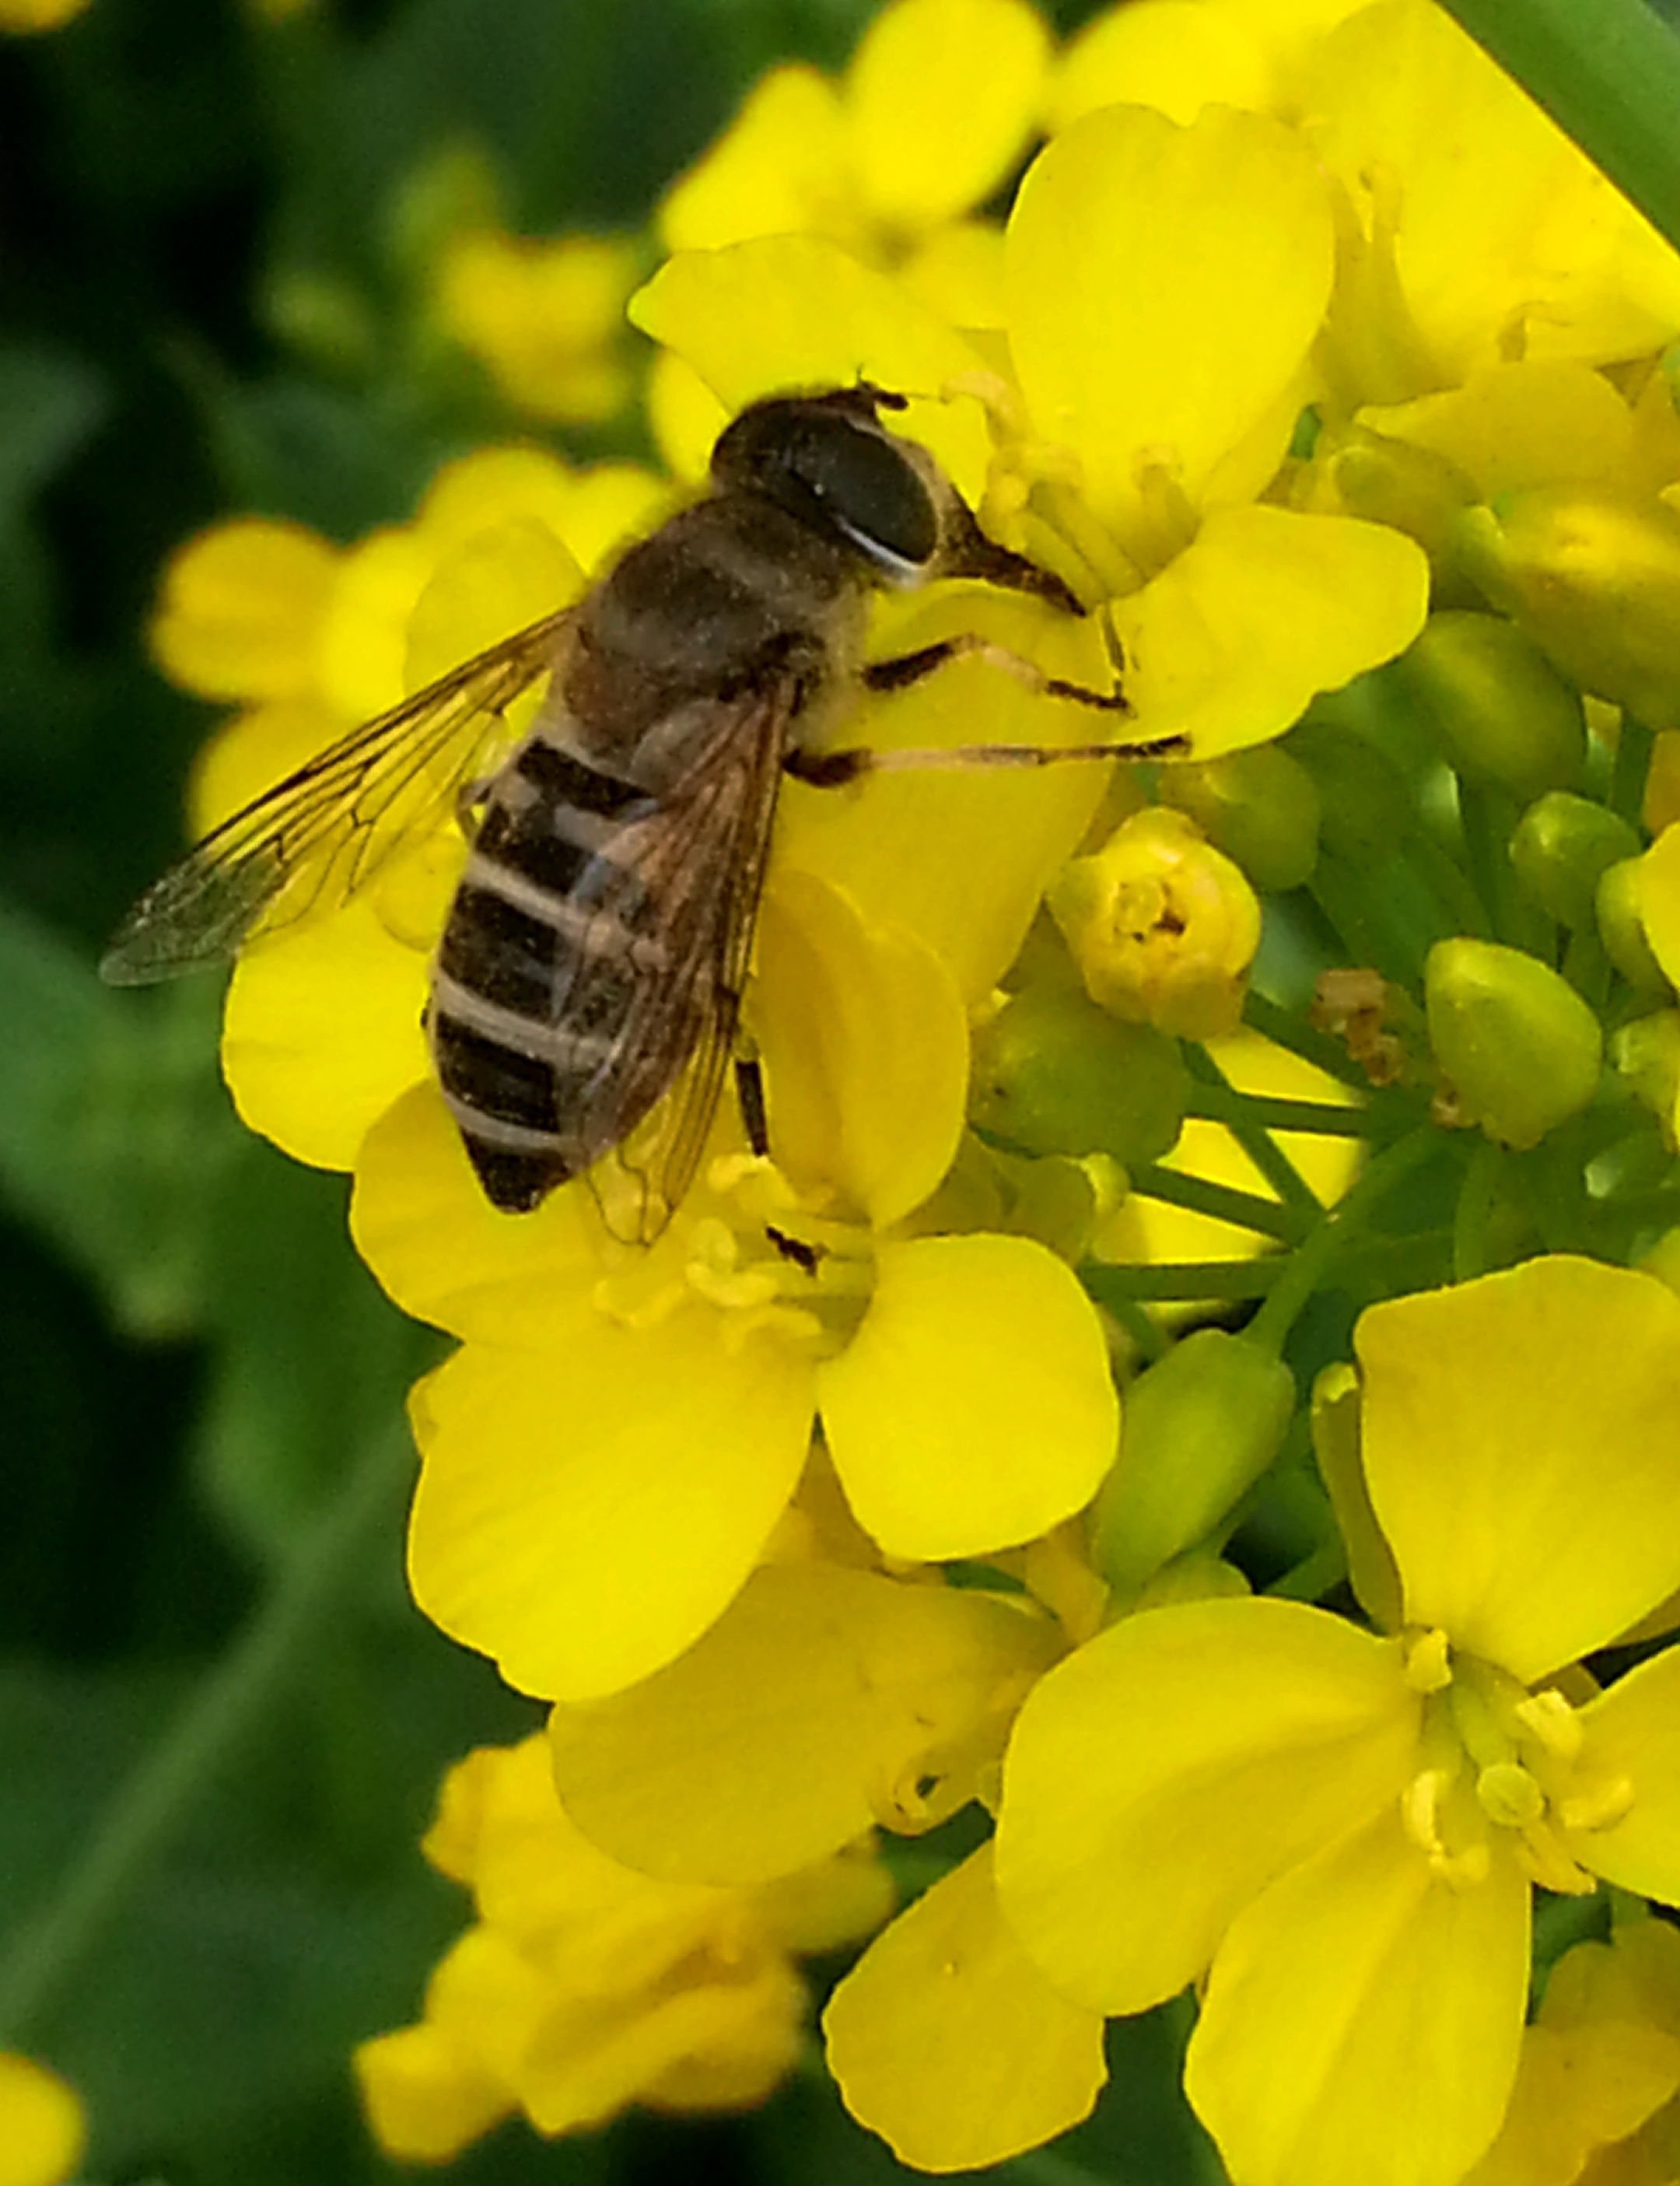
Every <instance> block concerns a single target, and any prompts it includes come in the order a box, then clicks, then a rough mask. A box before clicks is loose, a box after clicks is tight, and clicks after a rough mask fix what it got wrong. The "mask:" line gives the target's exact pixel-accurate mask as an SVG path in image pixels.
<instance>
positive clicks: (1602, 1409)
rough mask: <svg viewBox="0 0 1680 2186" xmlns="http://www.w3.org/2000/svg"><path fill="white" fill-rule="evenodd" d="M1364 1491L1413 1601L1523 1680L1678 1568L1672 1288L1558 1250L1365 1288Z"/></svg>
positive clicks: (1413, 1611)
mask: <svg viewBox="0 0 1680 2186" xmlns="http://www.w3.org/2000/svg"><path fill="white" fill-rule="evenodd" d="M1355 1346H1356V1348H1357V1350H1358V1354H1359V1361H1360V1365H1361V1368H1362V1370H1363V1371H1364V1380H1365V1396H1364V1411H1363V1432H1364V1460H1365V1473H1366V1477H1367V1479H1368V1480H1369V1483H1370V1491H1371V1503H1372V1506H1373V1508H1374V1509H1375V1512H1376V1516H1377V1519H1378V1522H1379V1523H1380V1525H1381V1527H1382V1530H1383V1533H1385V1535H1386V1538H1387V1539H1388V1542H1389V1544H1390V1546H1391V1547H1392V1550H1393V1551H1394V1558H1395V1561H1396V1563H1397V1565H1398V1566H1399V1568H1400V1575H1401V1580H1402V1583H1403V1587H1404V1589H1405V1600H1406V1615H1407V1617H1408V1619H1410V1620H1411V1621H1412V1622H1413V1623H1421V1624H1425V1625H1430V1626H1436V1627H1438V1628H1440V1629H1442V1631H1444V1632H1446V1633H1447V1634H1448V1637H1449V1638H1450V1639H1452V1641H1453V1645H1455V1646H1458V1647H1461V1648H1465V1649H1468V1650H1469V1651H1470V1652H1472V1653H1474V1654H1477V1655H1481V1656H1487V1658H1488V1659H1489V1660H1490V1661H1492V1662H1500V1663H1503V1664H1504V1667H1505V1668H1507V1669H1509V1670H1511V1671H1513V1672H1514V1673H1515V1674H1516V1676H1517V1677H1519V1678H1520V1679H1522V1681H1523V1682H1524V1684H1532V1683H1534V1681H1535V1680H1536V1679H1538V1678H1541V1677H1543V1676H1544V1675H1545V1674H1546V1673H1547V1672H1548V1671H1549V1670H1554V1669H1556V1668H1559V1667H1560V1665H1561V1664H1563V1663H1565V1662H1573V1661H1574V1660H1575V1659H1576V1657H1577V1656H1581V1655H1583V1654H1585V1653H1587V1652H1588V1651H1589V1650H1590V1649H1591V1648H1593V1647H1595V1646H1600V1645H1603V1644H1604V1642H1605V1641H1606V1640H1609V1639H1613V1638H1614V1637H1615V1636H1616V1634H1618V1633H1621V1632H1622V1631H1625V1630H1626V1629H1627V1627H1628V1626H1629V1625H1631V1624H1632V1623H1634V1621H1635V1620H1636V1619H1637V1618H1638V1617H1642V1616H1644V1613H1645V1611H1647V1610H1649V1609H1650V1608H1651V1607H1652V1606H1654V1605H1655V1603H1657V1602H1658V1601H1660V1600H1662V1599H1663V1597H1664V1596H1665V1595H1667V1594H1668V1593H1670V1592H1671V1591H1672V1589H1673V1587H1674V1585H1675V1582H1676V1578H1677V1575H1680V1538H1677V1535H1676V1532H1675V1526H1674V1512H1675V1511H1676V1510H1677V1509H1680V1434H1677V1433H1676V1432H1675V1421H1676V1420H1677V1419H1680V1298H1676V1296H1675V1295H1674V1293H1673V1292H1672V1291H1671V1290H1669V1289H1668V1288H1667V1287H1666V1286H1665V1285H1664V1284H1662V1283H1660V1282H1658V1281H1655V1279H1654V1278H1653V1277H1651V1276H1649V1275H1635V1274H1633V1273H1632V1272H1631V1271H1630V1270H1627V1269H1624V1268H1611V1267H1605V1266H1604V1265H1602V1264H1600V1263H1599V1262H1597V1261H1594V1260H1584V1259H1576V1258H1571V1257H1569V1256H1567V1255H1563V1254H1555V1255H1550V1256H1548V1257H1547V1258H1543V1259H1538V1260H1531V1261H1529V1262H1527V1263H1526V1264H1525V1265H1524V1266H1522V1267H1520V1268H1514V1269H1512V1270H1509V1271H1508V1272H1507V1273H1504V1274H1502V1275H1487V1276H1484V1277H1482V1278H1481V1280H1480V1281H1476V1282H1473V1283H1464V1284H1461V1285H1459V1286H1458V1287H1457V1288H1455V1289H1453V1290H1444V1291H1431V1292H1421V1293H1420V1294H1418V1295H1416V1296H1414V1297H1411V1298H1397V1299H1394V1300H1392V1301H1391V1302H1390V1303H1386V1304H1384V1305H1380V1306H1377V1307H1375V1308H1373V1309H1372V1310H1371V1311H1370V1312H1369V1313H1368V1314H1365V1315H1364V1317H1363V1318H1362V1319H1361V1320H1360V1323H1359V1326H1358V1332H1357V1335H1356V1337H1355Z"/></svg>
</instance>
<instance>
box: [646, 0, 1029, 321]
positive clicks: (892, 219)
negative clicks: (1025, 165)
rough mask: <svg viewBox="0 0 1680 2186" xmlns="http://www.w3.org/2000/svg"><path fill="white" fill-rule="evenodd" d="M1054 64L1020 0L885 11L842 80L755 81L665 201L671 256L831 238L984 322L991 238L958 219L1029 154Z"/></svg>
mask: <svg viewBox="0 0 1680 2186" xmlns="http://www.w3.org/2000/svg"><path fill="white" fill-rule="evenodd" d="M1049 54H1050V39H1049V36H1048V33H1047V32H1046V31H1045V29H1044V24H1043V23H1042V21H1041V20H1039V16H1038V15H1037V14H1035V13H1034V12H1033V9H1032V8H1029V7H1028V6H1026V5H1025V4H1023V0H894V4H893V5H891V6H889V7H887V8H883V9H882V11H881V13H880V14H878V15H876V18H875V20H874V21H873V22H872V23H871V25H870V26H869V28H868V29H867V30H866V31H865V33H864V35H863V37H862V38H861V40H860V42H859V45H858V49H857V52H856V53H854V56H853V58H852V62H851V65H850V67H849V68H848V70H847V72H846V75H845V77H844V78H843V81H841V82H840V83H839V84H837V85H835V84H832V83H830V82H829V81H827V79H826V78H825V77H823V76H820V75H819V74H818V73H817V72H816V70H814V69H810V68H807V67H804V66H792V67H786V68H779V69H773V70H771V71H770V74H769V75H767V76H764V79H763V80H762V81H760V82H759V85H758V86H757V87H756V88H755V89H754V90H753V92H752V93H751V94H750V96H749V97H748V100H747V103H746V104H745V105H744V106H743V108H742V111H741V113H740V115H738V116H737V117H736V121H735V122H734V124H733V126H731V128H730V129H729V130H728V131H727V132H725V134H724V136H723V137H720V139H719V140H718V142H717V143H715V144H714V146H713V147H712V148H711V149H710V150H709V151H708V153H707V154H705V156H704V157H703V159H702V160H700V161H699V163H698V164H697V165H696V166H695V167H694V168H693V169H692V170H691V171H690V172H689V173H688V174H686V175H685V176H683V177H681V178H680V180H679V181H678V182H676V183H675V185H674V186H673V188H671V190H670V191H669V193H668V194H667V196H666V199H665V201H664V205H663V206H662V207H661V209H660V213H659V227H660V233H661V235H662V237H663V238H664V242H665V244H666V246H667V248H668V249H672V250H692V249H718V248H720V246H722V245H724V244H731V243H738V242H742V241H743V240H745V239H746V238H748V237H752V236H764V235H776V234H782V233H792V232H803V233H811V234H820V235H826V236H830V237H832V238H833V239H834V240H835V241H836V242H837V243H842V244H845V245H846V246H847V247H848V249H852V250H854V251H855V252H856V253H857V254H858V255H860V256H862V257H864V258H866V259H869V260H871V261H876V262H879V263H881V264H882V265H889V264H890V265H893V266H898V267H899V268H900V269H901V270H902V272H903V273H904V277H905V278H906V279H907V280H908V281H909V282H910V284H911V285H912V286H913V287H919V288H922V289H927V290H931V291H932V292H935V293H938V294H940V295H941V296H942V297H943V298H944V300H945V301H946V302H947V303H949V304H950V305H952V306H953V307H954V308H955V310H956V311H958V312H959V314H960V316H961V317H962V318H963V322H964V323H966V324H979V323H985V324H991V323H994V322H995V314H996V302H995V290H996V283H997V273H998V252H997V249H996V238H995V235H994V233H991V232H990V231H988V230H987V229H985V228H983V227H980V226H978V225H977V224H970V223H968V222H966V221H965V220H964V216H965V215H966V214H968V213H969V212H971V211H972V209H973V208H974V207H975V206H977V205H980V204H982V203H983V201H984V200H985V199H987V198H988V197H989V196H990V195H991V193H992V192H993V191H994V190H995V189H996V188H998V187H999V185H1000V183H1001V182H1004V181H1005V178H1006V177H1007V176H1008V174H1009V171H1010V170H1011V167H1012V166H1013V165H1015V163H1016V160H1018V159H1019V158H1020V156H1021V154H1022V152H1023V151H1024V150H1025V149H1026V146H1027V141H1028V136H1029V134H1030V132H1031V131H1032V129H1033V126H1034V124H1035V123H1036V122H1037V120H1038V114H1039V93H1040V88H1041V86H1042V83H1043V81H1044V69H1045V65H1046V63H1047V61H1048V59H1049ZM976 313H977V314H978V317H973V316H971V315H972V314H976Z"/></svg>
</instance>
